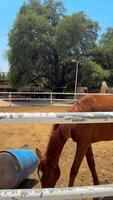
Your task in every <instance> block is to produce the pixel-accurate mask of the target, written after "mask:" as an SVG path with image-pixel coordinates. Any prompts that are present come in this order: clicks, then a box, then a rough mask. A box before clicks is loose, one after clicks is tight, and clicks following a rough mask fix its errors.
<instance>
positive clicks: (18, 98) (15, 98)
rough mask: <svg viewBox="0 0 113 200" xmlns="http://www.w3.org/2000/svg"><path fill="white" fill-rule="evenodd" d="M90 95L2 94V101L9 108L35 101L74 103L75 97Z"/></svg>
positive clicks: (0, 94) (47, 93) (0, 97)
mask: <svg viewBox="0 0 113 200" xmlns="http://www.w3.org/2000/svg"><path fill="white" fill-rule="evenodd" d="M86 94H87V95H88V93H76V94H75V93H64V92H63V93H60V92H0V99H1V100H4V101H8V102H9V106H12V103H13V104H14V102H18V103H19V102H22V101H24V102H28V101H30V102H31V101H33V102H34V103H36V102H37V101H38V102H39V101H44V102H46V101H47V102H49V103H50V104H52V103H54V102H59V101H60V102H65V103H72V102H73V100H75V98H74V97H75V96H76V97H77V98H78V97H79V96H84V95H86ZM89 94H90V95H111V93H109V94H102V93H89Z"/></svg>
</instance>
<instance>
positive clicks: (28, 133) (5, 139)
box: [0, 106, 113, 188]
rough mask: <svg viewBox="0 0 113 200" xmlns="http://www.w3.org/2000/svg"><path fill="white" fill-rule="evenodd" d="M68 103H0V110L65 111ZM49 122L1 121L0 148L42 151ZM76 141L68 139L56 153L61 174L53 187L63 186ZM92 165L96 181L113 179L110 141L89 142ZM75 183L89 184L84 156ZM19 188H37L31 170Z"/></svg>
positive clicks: (112, 152)
mask: <svg viewBox="0 0 113 200" xmlns="http://www.w3.org/2000/svg"><path fill="white" fill-rule="evenodd" d="M68 108H69V106H39V107H28V106H27V107H24V106H22V107H0V112H66V111H67V109H68ZM51 128H52V124H38V123H36V122H31V123H28V122H26V123H25V122H22V123H20V122H16V123H15V122H14V123H12V122H8V123H6V122H4V123H0V150H5V149H6V150H7V149H13V148H28V149H31V150H35V148H36V147H38V148H39V149H40V150H41V151H42V153H44V152H45V149H46V146H47V143H48V139H49V135H50V132H51ZM75 148H76V144H75V142H73V141H72V140H71V139H69V140H68V141H67V143H66V145H65V147H64V149H63V152H62V154H61V157H60V167H61V177H60V179H59V181H58V183H57V185H56V187H65V186H67V184H68V176H69V170H70V167H71V164H72V162H73V158H74V154H75ZM93 151H94V157H95V162H96V169H97V173H98V176H99V179H100V184H108V183H113V167H112V166H113V141H109V142H108V141H107V142H98V143H95V144H93ZM75 185H76V186H83V185H84V186H85V185H92V177H91V175H90V172H89V168H88V166H87V164H86V160H85V159H84V161H83V163H82V166H81V167H80V171H79V173H78V176H77V178H76V181H75ZM19 188H40V182H39V179H38V176H37V172H36V171H35V172H34V173H33V174H31V175H30V177H29V178H28V179H26V180H25V181H24V182H23V183H22V184H21V185H20V186H19Z"/></svg>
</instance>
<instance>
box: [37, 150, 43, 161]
mask: <svg viewBox="0 0 113 200" xmlns="http://www.w3.org/2000/svg"><path fill="white" fill-rule="evenodd" d="M36 154H37V156H38V157H39V159H42V153H41V151H40V150H39V149H37V148H36Z"/></svg>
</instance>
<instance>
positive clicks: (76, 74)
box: [72, 59, 78, 99]
mask: <svg viewBox="0 0 113 200" xmlns="http://www.w3.org/2000/svg"><path fill="white" fill-rule="evenodd" d="M72 62H73V63H76V70H75V88H74V99H76V93H77V79H78V61H76V60H74V59H73V60H72Z"/></svg>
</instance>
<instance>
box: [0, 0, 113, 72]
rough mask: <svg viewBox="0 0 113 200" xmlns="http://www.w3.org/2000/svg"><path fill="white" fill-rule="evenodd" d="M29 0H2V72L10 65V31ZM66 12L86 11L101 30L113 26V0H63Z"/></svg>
mask: <svg viewBox="0 0 113 200" xmlns="http://www.w3.org/2000/svg"><path fill="white" fill-rule="evenodd" d="M26 1H27V0H0V25H1V26H0V72H7V71H8V68H9V65H8V61H7V60H6V58H5V57H6V56H5V55H6V51H7V49H8V33H9V31H10V30H11V28H12V25H13V24H14V21H15V19H16V15H17V13H18V11H19V9H20V7H21V5H22V4H23V3H24V2H26ZM63 2H64V6H65V8H66V14H68V15H71V14H73V13H75V12H79V11H84V12H85V13H86V15H87V16H88V17H89V18H90V19H92V20H94V21H98V23H99V25H100V27H101V32H100V33H103V32H105V31H106V28H108V27H113V0H63Z"/></svg>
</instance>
